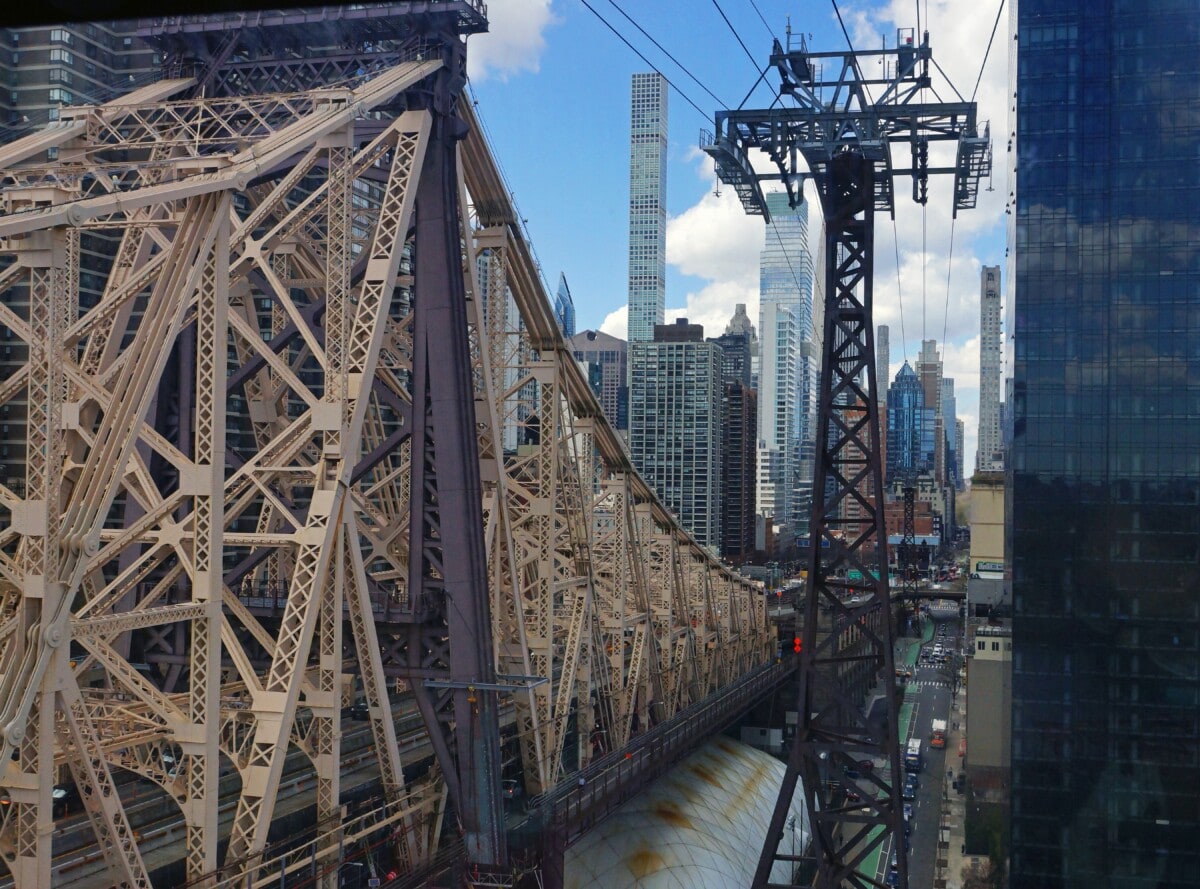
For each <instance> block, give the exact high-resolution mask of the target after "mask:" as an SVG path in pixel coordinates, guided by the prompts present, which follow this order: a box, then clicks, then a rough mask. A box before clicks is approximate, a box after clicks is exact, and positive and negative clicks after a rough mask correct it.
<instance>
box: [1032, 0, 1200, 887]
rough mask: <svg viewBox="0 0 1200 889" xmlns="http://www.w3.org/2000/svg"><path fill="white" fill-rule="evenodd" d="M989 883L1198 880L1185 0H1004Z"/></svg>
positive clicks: (1199, 505) (1194, 307) (1198, 674)
mask: <svg viewBox="0 0 1200 889" xmlns="http://www.w3.org/2000/svg"><path fill="white" fill-rule="evenodd" d="M1017 21H1018V33H1017V37H1018V44H1017V45H1018V47H1019V48H1018V68H1017V89H1016V93H1017V134H1018V138H1017V143H1016V145H1015V146H1014V149H1015V150H1016V151H1017V152H1018V155H1017V169H1018V178H1017V189H1016V210H1015V212H1016V227H1015V237H1016V243H1015V248H1016V254H1015V255H1016V278H1015V291H1014V299H1015V324H1014V334H1015V356H1014V357H1015V361H1014V369H1013V373H1014V380H1013V382H1014V401H1015V404H1014V406H1013V410H1014V416H1013V420H1014V434H1013V444H1012V452H1011V456H1012V461H1011V467H1010V469H1011V473H1012V481H1011V497H1012V502H1011V515H1012V554H1013V576H1012V585H1013V601H1014V621H1013V645H1014V651H1013V720H1012V731H1013V739H1012V766H1013V768H1012V787H1011V791H1012V844H1013V845H1012V859H1011V866H1012V873H1011V887H1012V889H1035V887H1036V889H1057V887H1087V889H1094V887H1106V889H1107V887H1121V889H1125V887H1129V889H1151V887H1153V889H1169V887H1184V886H1189V887H1194V886H1197V885H1200V842H1197V838H1198V837H1200V172H1198V170H1200V167H1198V164H1200V8H1198V7H1197V4H1196V2H1195V0H1155V2H1153V3H1146V2H1144V0H1136V2H1134V0H1021V3H1020V5H1019V10H1018V18H1017Z"/></svg>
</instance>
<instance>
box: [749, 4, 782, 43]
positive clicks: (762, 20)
mask: <svg viewBox="0 0 1200 889" xmlns="http://www.w3.org/2000/svg"><path fill="white" fill-rule="evenodd" d="M750 5H751V6H753V7H754V11H755V12H757V13H758V20H759V21H760V22H762V23H763V27H764V28H766V29H767V33H768V34H770V35H771V37H772V38H773V39H775V38H777V35H776V34H775V32H774V31H772V30H771V26H770V25H768V24H767V20H766V19H765V18H763V14H762V10H760V9H759V8H758V4H757V3H755V2H754V0H750Z"/></svg>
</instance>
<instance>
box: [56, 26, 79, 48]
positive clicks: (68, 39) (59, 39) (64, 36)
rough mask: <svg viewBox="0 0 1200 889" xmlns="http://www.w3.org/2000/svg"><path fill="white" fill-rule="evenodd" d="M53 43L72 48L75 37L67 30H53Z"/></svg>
mask: <svg viewBox="0 0 1200 889" xmlns="http://www.w3.org/2000/svg"><path fill="white" fill-rule="evenodd" d="M50 42H51V43H65V44H66V45H67V46H71V45H72V44H73V43H74V42H75V35H74V34H72V33H71V32H70V31H68V30H66V29H65V28H52V29H51V30H50Z"/></svg>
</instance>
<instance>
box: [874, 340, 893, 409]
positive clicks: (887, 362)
mask: <svg viewBox="0 0 1200 889" xmlns="http://www.w3.org/2000/svg"><path fill="white" fill-rule="evenodd" d="M889 333H890V331H889V330H888V326H887V325H886V324H880V325H879V326H878V327H876V328H875V381H876V383H878V391H877V392H876V397H875V400H876V401H878V402H879V403H880V404H882V405H884V409H883V410H882V411H880V416H887V407H886V405H887V390H888V380H890V379H891V378H892V375H891V373H890V372H889V371H888V368H889V367H890V366H891V362H892V347H891V344H890V343H889V342H888V334H889Z"/></svg>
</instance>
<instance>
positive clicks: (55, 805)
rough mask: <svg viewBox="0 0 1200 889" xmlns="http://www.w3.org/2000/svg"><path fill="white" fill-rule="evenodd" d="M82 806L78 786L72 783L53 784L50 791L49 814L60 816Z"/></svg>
mask: <svg viewBox="0 0 1200 889" xmlns="http://www.w3.org/2000/svg"><path fill="white" fill-rule="evenodd" d="M82 808H83V800H82V798H81V797H80V796H79V788H78V787H76V786H75V785H74V784H55V785H54V788H53V789H52V790H51V791H50V814H51V815H52V816H53V817H55V818H62V817H64V816H66V815H69V814H71V813H72V812H74V811H77V810H78V809H82Z"/></svg>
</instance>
